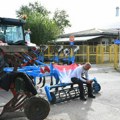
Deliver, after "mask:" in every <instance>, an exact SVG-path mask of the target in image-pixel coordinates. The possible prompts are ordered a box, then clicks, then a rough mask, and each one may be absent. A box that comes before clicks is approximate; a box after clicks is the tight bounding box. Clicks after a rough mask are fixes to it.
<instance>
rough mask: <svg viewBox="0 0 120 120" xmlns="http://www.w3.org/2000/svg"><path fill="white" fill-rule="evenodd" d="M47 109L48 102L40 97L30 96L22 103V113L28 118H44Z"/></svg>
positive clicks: (31, 119) (30, 119)
mask: <svg viewBox="0 0 120 120" xmlns="http://www.w3.org/2000/svg"><path fill="white" fill-rule="evenodd" d="M49 111H50V106H49V103H48V102H47V101H46V100H45V99H43V98H41V97H31V98H29V99H27V100H26V101H25V103H24V113H25V115H26V116H27V118H28V119H29V120H44V119H45V118H46V117H47V116H48V114H49Z"/></svg>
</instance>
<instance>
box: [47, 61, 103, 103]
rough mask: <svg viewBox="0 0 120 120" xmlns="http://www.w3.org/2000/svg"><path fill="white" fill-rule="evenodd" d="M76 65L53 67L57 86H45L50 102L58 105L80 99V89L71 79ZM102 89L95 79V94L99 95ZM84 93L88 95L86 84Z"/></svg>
mask: <svg viewBox="0 0 120 120" xmlns="http://www.w3.org/2000/svg"><path fill="white" fill-rule="evenodd" d="M77 66H78V65H77V64H76V63H74V64H71V65H56V64H55V65H53V71H52V72H53V76H54V77H55V79H56V81H57V82H56V83H57V84H55V85H52V86H48V85H46V86H45V91H46V95H47V98H48V101H49V102H50V103H51V104H56V103H60V102H64V101H68V100H71V99H75V98H78V97H79V93H80V91H79V88H78V85H77V84H73V83H72V82H71V79H70V74H71V72H72V71H73V70H74V69H75V68H76V67H77ZM100 89H101V86H100V84H99V83H98V82H97V80H96V78H93V92H94V93H98V92H99V91H100ZM84 91H85V94H86V95H87V86H86V84H84Z"/></svg>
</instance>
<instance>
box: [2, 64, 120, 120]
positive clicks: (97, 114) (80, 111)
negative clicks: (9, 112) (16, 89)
mask: <svg viewBox="0 0 120 120" xmlns="http://www.w3.org/2000/svg"><path fill="white" fill-rule="evenodd" d="M90 76H91V77H96V78H97V80H98V81H99V83H100V84H101V88H102V89H101V91H100V93H99V94H96V99H88V100H87V101H85V102H83V101H80V100H79V99H74V100H71V101H68V102H64V103H59V104H56V105H51V106H50V107H51V111H50V113H49V116H48V117H47V118H46V120H120V117H119V116H120V102H119V101H120V92H119V91H120V87H119V86H120V73H119V72H117V71H115V70H114V69H113V67H111V66H103V65H101V66H96V65H94V66H93V68H92V69H91V70H90ZM7 94H8V93H7ZM4 95H5V94H4ZM5 97H7V95H6V96H4V97H3V96H0V103H3V99H5V100H7V99H8V98H5ZM13 116H14V115H13ZM5 120H27V118H25V117H17V116H14V118H10V116H7V117H6V119H5Z"/></svg>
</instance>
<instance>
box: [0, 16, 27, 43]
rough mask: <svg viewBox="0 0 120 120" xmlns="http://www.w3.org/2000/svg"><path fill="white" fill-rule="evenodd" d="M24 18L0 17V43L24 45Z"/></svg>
mask: <svg viewBox="0 0 120 120" xmlns="http://www.w3.org/2000/svg"><path fill="white" fill-rule="evenodd" d="M24 24H25V21H24V20H21V19H13V18H0V43H2V42H3V43H7V44H8V45H25V39H24V30H23V25H24Z"/></svg>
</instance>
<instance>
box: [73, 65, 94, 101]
mask: <svg viewBox="0 0 120 120" xmlns="http://www.w3.org/2000/svg"><path fill="white" fill-rule="evenodd" d="M90 68H91V64H90V63H85V64H84V65H80V66H78V67H77V68H76V69H75V70H74V71H73V72H72V73H71V81H72V82H73V83H75V84H78V85H79V89H80V99H81V100H83V101H85V100H86V98H85V96H84V87H83V83H86V84H87V87H88V97H89V98H95V96H94V95H93V93H92V82H93V80H90V78H89V75H88V70H89V69H90ZM84 76H85V77H84Z"/></svg>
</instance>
